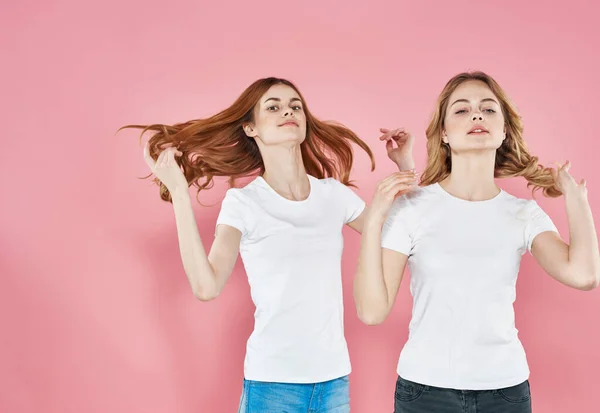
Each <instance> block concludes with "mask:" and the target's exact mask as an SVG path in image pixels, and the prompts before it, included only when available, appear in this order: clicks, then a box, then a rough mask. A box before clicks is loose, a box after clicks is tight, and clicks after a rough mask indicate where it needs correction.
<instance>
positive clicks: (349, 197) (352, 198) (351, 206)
mask: <svg viewBox="0 0 600 413" xmlns="http://www.w3.org/2000/svg"><path fill="white" fill-rule="evenodd" d="M332 183H333V184H334V185H335V188H336V191H335V192H334V193H335V197H336V200H337V201H338V202H340V203H341V204H342V207H343V209H344V223H345V224H347V223H349V222H352V221H354V220H355V219H356V218H358V217H359V216H360V214H361V213H362V212H363V211H364V209H365V206H366V204H365V201H363V200H362V199H361V197H359V196H358V195H356V193H355V192H354V191H353V190H352V189H350V188H348V187H347V186H346V185H344V184H343V183H341V182H339V181H337V180H335V179H332Z"/></svg>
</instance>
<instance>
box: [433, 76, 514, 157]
mask: <svg viewBox="0 0 600 413" xmlns="http://www.w3.org/2000/svg"><path fill="white" fill-rule="evenodd" d="M504 138H505V125H504V116H503V115H502V110H501V107H500V101H499V100H498V98H497V97H496V96H494V94H493V93H492V91H491V90H490V89H489V88H488V86H487V85H486V84H485V83H483V82H481V81H467V82H464V83H462V84H461V85H460V86H458V87H457V88H456V89H455V90H454V92H453V93H452V95H450V99H449V100H448V107H447V109H446V117H445V118H444V131H443V132H442V140H443V141H444V142H445V143H448V144H449V145H450V147H451V148H452V151H453V152H457V153H459V152H466V151H480V150H496V149H498V148H499V147H500V145H502V141H503V140H504Z"/></svg>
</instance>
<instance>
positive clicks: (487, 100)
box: [450, 98, 500, 106]
mask: <svg viewBox="0 0 600 413" xmlns="http://www.w3.org/2000/svg"><path fill="white" fill-rule="evenodd" d="M458 102H464V103H470V102H469V101H468V100H467V99H458V100H455V101H454V103H453V104H452V105H450V106H453V105H455V104H456V103H458ZM481 102H482V103H483V102H494V103H495V104H496V105H498V106H499V105H500V104H499V103H498V102H496V99H492V98H485V99H482V100H481Z"/></svg>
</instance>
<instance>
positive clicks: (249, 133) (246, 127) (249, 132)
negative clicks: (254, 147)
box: [242, 123, 258, 138]
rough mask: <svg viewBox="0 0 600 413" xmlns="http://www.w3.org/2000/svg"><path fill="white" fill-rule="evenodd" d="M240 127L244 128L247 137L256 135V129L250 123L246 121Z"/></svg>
mask: <svg viewBox="0 0 600 413" xmlns="http://www.w3.org/2000/svg"><path fill="white" fill-rule="evenodd" d="M242 127H243V128H244V133H245V134H246V136H247V137H249V138H255V137H256V136H258V133H257V132H256V129H255V127H254V125H253V124H252V123H246V124H244V125H243V126H242Z"/></svg>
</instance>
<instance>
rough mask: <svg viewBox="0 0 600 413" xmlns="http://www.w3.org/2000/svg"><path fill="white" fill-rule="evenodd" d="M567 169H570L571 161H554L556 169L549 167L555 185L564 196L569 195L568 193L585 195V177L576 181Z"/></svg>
mask: <svg viewBox="0 0 600 413" xmlns="http://www.w3.org/2000/svg"><path fill="white" fill-rule="evenodd" d="M569 169H571V162H569V161H567V162H565V163H564V164H562V165H560V164H559V163H556V169H550V173H551V174H552V178H554V183H555V185H556V187H557V188H558V189H559V190H560V192H562V193H563V195H565V196H570V194H580V195H587V187H586V182H585V179H582V180H581V181H580V182H579V183H577V182H576V181H575V179H574V178H573V177H572V176H571V174H570V173H569Z"/></svg>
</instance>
